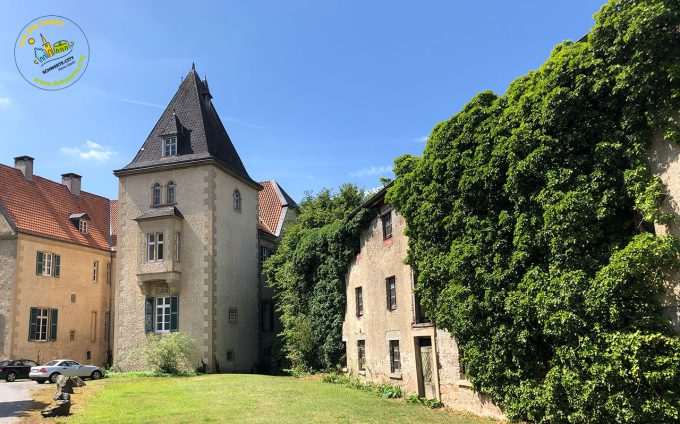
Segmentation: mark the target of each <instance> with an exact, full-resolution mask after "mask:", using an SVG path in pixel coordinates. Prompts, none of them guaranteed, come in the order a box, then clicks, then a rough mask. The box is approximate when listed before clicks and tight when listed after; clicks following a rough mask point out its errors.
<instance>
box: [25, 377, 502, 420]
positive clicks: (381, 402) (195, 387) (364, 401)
mask: <svg viewBox="0 0 680 424" xmlns="http://www.w3.org/2000/svg"><path fill="white" fill-rule="evenodd" d="M53 391H54V388H53V387H52V388H51V390H47V389H45V388H40V389H38V390H36V391H35V392H34V397H35V399H36V400H37V401H45V400H46V399H49V397H50V396H51V395H52V392H53ZM73 399H74V405H73V407H72V409H71V411H72V412H73V414H72V415H71V416H70V417H67V418H60V419H57V420H55V421H56V422H59V423H69V424H71V423H72V424H76V423H123V422H124V423H140V422H143V423H163V424H169V423H222V422H240V423H273V422H275V423H277V424H283V423H302V422H314V423H384V422H390V423H411V422H418V423H422V424H425V423H451V424H490V423H494V422H495V421H493V420H489V419H484V418H478V417H474V416H470V415H465V414H458V413H454V412H452V411H449V410H431V409H428V408H425V407H423V406H422V405H414V404H409V403H406V402H405V401H403V400H389V399H383V398H380V397H377V396H376V395H375V394H372V393H366V392H362V391H358V390H354V389H351V388H349V387H345V386H342V385H336V384H327V383H323V382H321V381H320V380H319V379H318V378H305V379H295V378H292V377H271V376H263V375H252V374H220V375H201V376H195V377H179V378H175V377H124V376H119V377H118V378H115V379H104V380H98V381H92V382H90V381H88V382H87V386H86V387H83V388H79V389H76V394H75V395H74V397H73ZM37 414H38V415H37V416H39V413H37ZM35 418H36V415H33V416H32V417H29V418H27V419H26V422H33V420H34V419H35ZM43 422H44V421H43Z"/></svg>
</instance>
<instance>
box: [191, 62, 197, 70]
mask: <svg viewBox="0 0 680 424" xmlns="http://www.w3.org/2000/svg"><path fill="white" fill-rule="evenodd" d="M191 70H192V71H195V70H196V64H195V63H194V62H191Z"/></svg>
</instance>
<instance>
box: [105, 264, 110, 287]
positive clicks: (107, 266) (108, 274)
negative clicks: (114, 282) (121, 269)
mask: <svg viewBox="0 0 680 424" xmlns="http://www.w3.org/2000/svg"><path fill="white" fill-rule="evenodd" d="M106 282H107V283H108V284H111V262H107V263H106Z"/></svg>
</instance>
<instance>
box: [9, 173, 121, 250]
mask: <svg viewBox="0 0 680 424" xmlns="http://www.w3.org/2000/svg"><path fill="white" fill-rule="evenodd" d="M0 209H1V210H3V211H4V212H5V213H6V214H7V215H8V217H9V219H10V220H11V221H12V224H13V225H14V226H15V228H16V229H17V231H19V232H20V233H25V234H32V235H36V236H40V237H46V238H50V239H55V240H62V241H66V242H70V243H75V244H79V245H83V246H88V247H93V248H95V249H104V250H110V249H111V246H110V244H109V234H110V230H109V228H110V226H109V211H110V201H109V199H107V198H105V197H101V196H97V195H95V194H91V193H87V192H84V191H81V192H80V195H79V196H77V195H74V194H71V192H69V190H68V188H67V187H66V186H65V185H63V184H59V183H57V182H54V181H50V180H48V179H45V178H42V177H38V176H37V175H33V180H32V181H31V180H27V179H26V178H24V176H23V174H22V173H21V171H20V170H18V169H15V168H13V167H9V166H7V165H2V164H0ZM77 213H86V214H87V215H88V216H89V217H90V223H89V226H88V233H87V234H82V233H81V232H80V231H79V230H78V227H76V225H75V224H74V223H73V222H72V221H71V220H69V215H71V214H77Z"/></svg>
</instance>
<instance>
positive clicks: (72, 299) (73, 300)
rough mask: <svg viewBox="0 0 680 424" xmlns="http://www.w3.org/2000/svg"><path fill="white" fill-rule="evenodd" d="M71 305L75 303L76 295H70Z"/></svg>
mask: <svg viewBox="0 0 680 424" xmlns="http://www.w3.org/2000/svg"><path fill="white" fill-rule="evenodd" d="M71 303H76V294H75V293H71Z"/></svg>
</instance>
